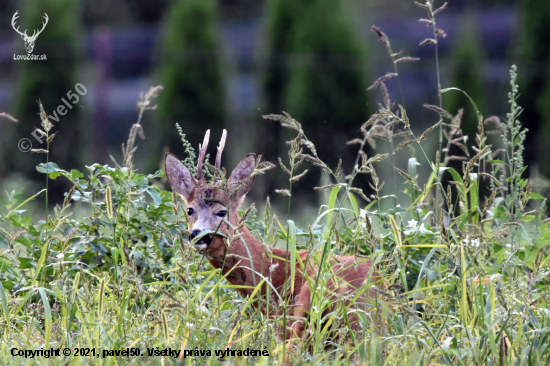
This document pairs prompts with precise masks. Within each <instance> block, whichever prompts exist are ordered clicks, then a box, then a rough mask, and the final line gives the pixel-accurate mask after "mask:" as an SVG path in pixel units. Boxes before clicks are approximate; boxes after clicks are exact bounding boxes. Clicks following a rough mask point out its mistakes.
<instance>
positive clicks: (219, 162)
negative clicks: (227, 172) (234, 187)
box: [215, 129, 227, 170]
mask: <svg viewBox="0 0 550 366" xmlns="http://www.w3.org/2000/svg"><path fill="white" fill-rule="evenodd" d="M226 137H227V131H226V130H225V129H224V130H223V134H222V139H221V140H220V146H218V153H217V154H216V165H215V167H216V169H218V170H220V169H221V165H222V152H223V148H224V147H225V138H226Z"/></svg>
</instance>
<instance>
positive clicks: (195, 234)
mask: <svg viewBox="0 0 550 366" xmlns="http://www.w3.org/2000/svg"><path fill="white" fill-rule="evenodd" d="M200 232H201V230H193V231H191V234H189V239H190V240H193V239H194V238H195V236H197V235H199V234H200Z"/></svg>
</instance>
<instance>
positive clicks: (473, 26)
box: [443, 8, 488, 142]
mask: <svg viewBox="0 0 550 366" xmlns="http://www.w3.org/2000/svg"><path fill="white" fill-rule="evenodd" d="M459 22H460V23H459V29H458V32H457V35H456V37H455V39H454V42H453V43H454V44H453V45H452V46H451V47H450V52H449V54H448V56H447V57H448V63H449V66H450V72H449V76H450V82H449V83H448V84H447V85H448V86H452V87H455V88H459V89H462V90H464V91H465V92H466V93H468V95H469V96H470V97H471V98H472V99H473V100H474V102H475V103H476V105H477V107H478V109H479V112H480V113H481V114H482V115H484V114H485V113H487V112H486V110H487V102H486V92H487V91H486V88H485V84H484V80H485V78H484V77H483V73H484V72H486V71H485V70H486V57H485V55H484V51H483V45H482V43H481V37H480V31H479V28H478V27H477V12H476V11H475V10H473V9H471V8H470V9H468V10H467V11H466V12H465V13H464V14H463V15H462V16H461V17H460V21H459ZM443 108H444V109H446V110H447V111H449V112H451V114H452V115H456V113H457V112H458V110H459V109H460V108H464V115H463V116H462V124H461V127H462V131H463V132H464V135H467V136H469V137H471V140H470V141H472V142H475V141H474V139H473V137H474V136H475V134H476V132H477V124H478V121H477V114H476V111H475V109H474V107H473V105H472V103H471V102H470V101H469V100H468V98H467V97H466V96H465V95H464V94H463V93H461V92H458V91H451V92H448V93H446V94H444V95H443ZM485 117H488V116H485Z"/></svg>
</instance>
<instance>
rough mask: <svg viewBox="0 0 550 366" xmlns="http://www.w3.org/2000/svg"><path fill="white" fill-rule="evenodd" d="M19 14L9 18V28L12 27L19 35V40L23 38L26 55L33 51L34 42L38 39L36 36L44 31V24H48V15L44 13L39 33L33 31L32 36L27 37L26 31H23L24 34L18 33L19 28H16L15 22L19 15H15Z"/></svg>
mask: <svg viewBox="0 0 550 366" xmlns="http://www.w3.org/2000/svg"><path fill="white" fill-rule="evenodd" d="M18 12H19V10H18V11H16V12H15V14H13V18H11V26H12V27H13V29H14V30H15V31H16V32H17V33H19V34H20V35H21V38H23V41H25V48H26V49H27V53H32V50H33V49H34V42H36V38H37V37H38V35H39V34H40V33H42V31H43V30H44V28H46V24H48V20H49V18H48V14H46V13H44V20H45V21H44V22H42V29H40V30H39V31H37V30H36V29H35V30H34V32H33V33H32V36H29V35H27V30H26V29H25V32H20V31H19V26H17V27H16V24H15V23H16V20H17V18H19V15H17V13H18Z"/></svg>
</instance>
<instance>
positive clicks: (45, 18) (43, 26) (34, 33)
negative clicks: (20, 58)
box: [25, 13, 50, 38]
mask: <svg viewBox="0 0 550 366" xmlns="http://www.w3.org/2000/svg"><path fill="white" fill-rule="evenodd" d="M44 20H45V22H42V29H40V30H39V31H38V33H36V30H35V31H34V32H33V33H32V36H31V37H30V38H36V37H38V35H39V34H40V33H42V31H43V30H44V28H46V24H48V20H50V18H48V14H46V13H44ZM25 32H26V31H25Z"/></svg>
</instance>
